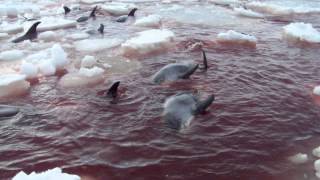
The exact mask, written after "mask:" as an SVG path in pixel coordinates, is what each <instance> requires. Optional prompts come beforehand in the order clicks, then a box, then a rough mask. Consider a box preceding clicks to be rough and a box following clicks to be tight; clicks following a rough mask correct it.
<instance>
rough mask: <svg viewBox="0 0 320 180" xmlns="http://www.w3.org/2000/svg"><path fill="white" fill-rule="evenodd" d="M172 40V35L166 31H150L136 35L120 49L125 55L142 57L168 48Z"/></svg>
mask: <svg viewBox="0 0 320 180" xmlns="http://www.w3.org/2000/svg"><path fill="white" fill-rule="evenodd" d="M173 38H174V33H173V32H171V31H169V30H167V29H163V30H159V29H152V30H147V31H142V32H140V33H138V36H137V37H133V38H131V39H129V40H127V41H126V42H125V43H123V44H121V47H122V49H123V52H124V54H125V55H130V54H138V55H139V54H140V55H143V54H148V53H151V52H156V51H160V50H164V49H167V48H169V47H170V46H171V44H172V42H173Z"/></svg>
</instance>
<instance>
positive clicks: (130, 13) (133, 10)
mask: <svg viewBox="0 0 320 180" xmlns="http://www.w3.org/2000/svg"><path fill="white" fill-rule="evenodd" d="M137 10H138V9H137V8H133V9H132V10H131V11H130V12H129V14H128V16H134V13H135V12H136V11H137Z"/></svg>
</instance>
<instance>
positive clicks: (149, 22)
mask: <svg viewBox="0 0 320 180" xmlns="http://www.w3.org/2000/svg"><path fill="white" fill-rule="evenodd" d="M134 25H135V26H141V27H159V26H160V25H161V16H159V15H149V16H147V17H143V18H141V19H138V20H136V22H135V23H134Z"/></svg>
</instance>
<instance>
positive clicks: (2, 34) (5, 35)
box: [0, 33, 9, 39]
mask: <svg viewBox="0 0 320 180" xmlns="http://www.w3.org/2000/svg"><path fill="white" fill-rule="evenodd" d="M8 37H9V34H8V33H0V39H5V38H8Z"/></svg>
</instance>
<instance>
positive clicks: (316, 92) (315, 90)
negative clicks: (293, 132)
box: [313, 86, 320, 157]
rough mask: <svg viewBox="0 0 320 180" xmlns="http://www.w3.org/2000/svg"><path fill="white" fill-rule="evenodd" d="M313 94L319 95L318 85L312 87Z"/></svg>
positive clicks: (319, 88) (319, 87)
mask: <svg viewBox="0 0 320 180" xmlns="http://www.w3.org/2000/svg"><path fill="white" fill-rule="evenodd" d="M313 94H315V95H318V96H320V86H316V87H314V88H313ZM318 157H320V147H319V156H318Z"/></svg>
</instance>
